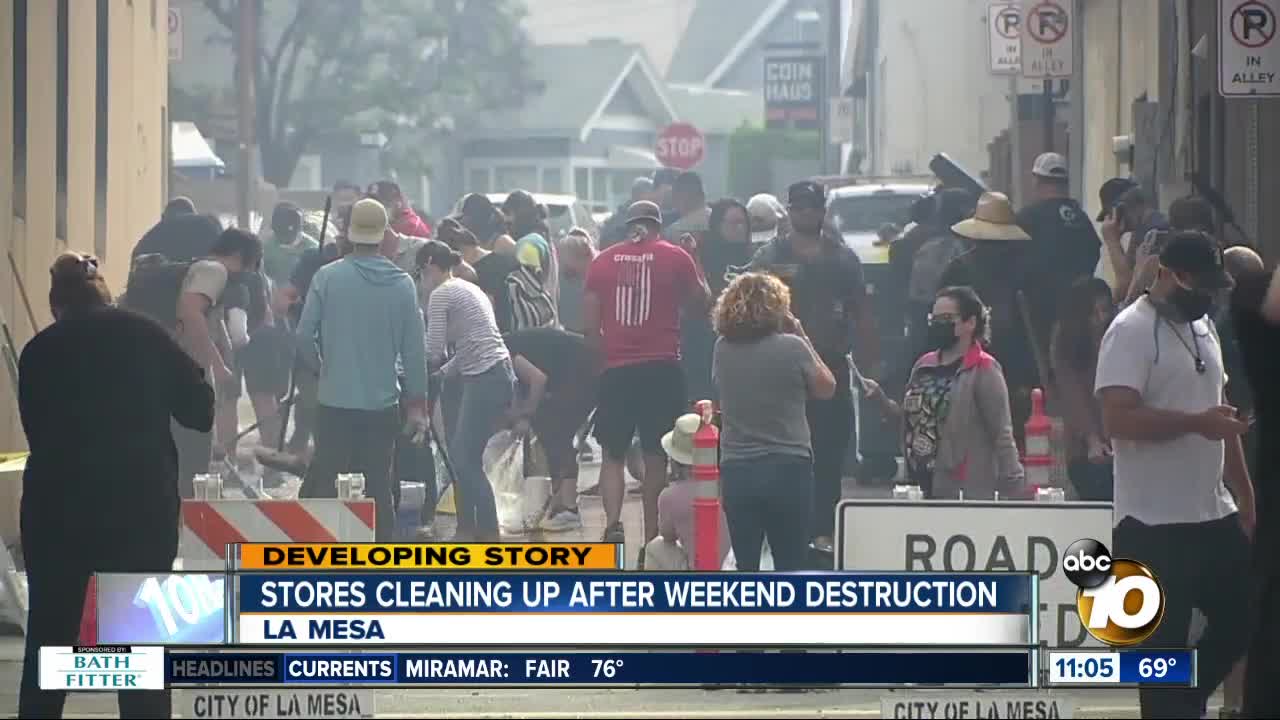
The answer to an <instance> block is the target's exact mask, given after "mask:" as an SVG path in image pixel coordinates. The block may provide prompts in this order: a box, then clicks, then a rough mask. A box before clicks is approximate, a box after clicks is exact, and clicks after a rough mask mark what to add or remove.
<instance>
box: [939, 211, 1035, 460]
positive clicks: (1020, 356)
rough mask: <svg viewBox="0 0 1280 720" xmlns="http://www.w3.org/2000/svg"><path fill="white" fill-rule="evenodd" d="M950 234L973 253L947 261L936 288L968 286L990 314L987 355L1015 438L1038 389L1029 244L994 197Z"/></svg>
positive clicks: (952, 227) (1011, 215) (1015, 223)
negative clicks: (997, 372) (1029, 310)
mask: <svg viewBox="0 0 1280 720" xmlns="http://www.w3.org/2000/svg"><path fill="white" fill-rule="evenodd" d="M951 230H952V232H954V233H955V234H957V235H959V236H960V237H962V238H965V239H967V240H969V241H970V242H972V243H973V248H972V249H971V250H969V251H968V252H966V253H965V254H963V255H961V256H960V257H958V258H956V259H955V260H952V261H951V264H950V265H948V266H947V269H946V270H945V271H944V272H943V273H942V280H941V282H940V284H941V286H942V287H952V286H962V285H968V286H970V287H972V288H973V289H974V290H976V291H977V293H978V296H979V297H981V298H982V300H983V302H984V303H986V304H987V306H988V307H990V308H991V322H990V327H991V347H990V348H987V351H988V352H990V353H991V354H992V355H993V356H995V358H996V359H997V360H999V361H1000V364H1001V365H1002V366H1003V367H1004V374H1005V380H1006V382H1007V383H1008V385H1009V398H1010V406H1011V410H1012V412H1013V427H1014V433H1015V435H1017V434H1020V431H1021V429H1022V427H1023V425H1024V424H1025V423H1026V420H1027V417H1028V416H1029V414H1030V396H1031V388H1033V387H1038V386H1040V378H1039V371H1038V369H1037V365H1036V355H1035V351H1034V349H1033V347H1032V344H1031V340H1030V335H1029V332H1028V321H1027V319H1026V318H1025V317H1024V308H1025V306H1026V293H1027V288H1028V287H1029V285H1028V281H1027V271H1028V268H1029V265H1030V262H1031V258H1032V244H1033V242H1032V239H1031V236H1030V235H1028V234H1027V233H1026V232H1025V231H1024V230H1023V229H1022V228H1021V227H1019V226H1018V221H1017V217H1016V216H1015V215H1014V213H1013V207H1012V206H1011V205H1010V203H1009V198H1008V197H1006V196H1005V195H1003V194H1001V193H996V192H989V193H983V195H982V197H980V198H979V199H978V208H977V210H976V211H975V212H974V214H973V217H971V218H969V219H968V220H962V221H960V222H958V223H956V224H955V225H952V226H951Z"/></svg>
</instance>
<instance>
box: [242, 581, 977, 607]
mask: <svg viewBox="0 0 1280 720" xmlns="http://www.w3.org/2000/svg"><path fill="white" fill-rule="evenodd" d="M999 585H1000V583H998V582H995V581H990V580H955V579H933V578H920V579H911V578H903V579H892V580H870V579H864V580H851V579H822V578H821V577H814V578H805V579H799V578H788V579H778V580H767V579H753V580H733V579H711V578H672V579H669V580H647V579H634V580H628V579H590V580H571V579H568V578H563V579H561V578H556V579H536V578H528V579H522V578H513V579H510V580H508V579H497V578H475V579H471V578H466V579H462V578H456V577H455V578H450V579H435V578H403V577H399V578H389V579H385V580H370V579H363V578H351V579H348V578H324V579H320V578H316V579H299V578H296V577H295V578H290V579H264V580H262V581H261V583H260V585H259V587H258V590H257V593H256V594H257V595H258V597H257V599H256V602H254V603H253V604H254V605H255V606H256V607H254V608H252V610H250V609H249V608H247V607H246V608H243V610H245V611H256V612H282V611H291V610H312V611H321V612H323V611H368V610H399V611H432V610H435V611H444V612H449V611H454V612H456V611H496V612H501V611H511V612H528V611H537V610H550V609H555V610H565V609H570V610H573V609H577V610H584V611H586V610H597V611H600V610H603V611H623V612H625V611H647V610H662V611H673V612H679V611H681V610H722V611H723V610H727V611H733V610H791V611H796V610H810V611H818V612H821V611H823V610H851V609H860V610H864V611H873V612H874V611H888V610H907V611H911V610H914V611H927V610H931V611H934V612H946V611H954V610H969V611H982V610H987V611H993V610H997V609H998V607H999V605H1000V603H999V598H998V594H997V589H998V587H999Z"/></svg>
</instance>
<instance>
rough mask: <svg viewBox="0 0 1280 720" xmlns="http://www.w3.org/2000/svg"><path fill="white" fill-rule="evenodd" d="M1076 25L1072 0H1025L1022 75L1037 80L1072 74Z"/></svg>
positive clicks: (1023, 9) (1023, 8) (1023, 5)
mask: <svg viewBox="0 0 1280 720" xmlns="http://www.w3.org/2000/svg"><path fill="white" fill-rule="evenodd" d="M1074 25H1075V23H1074V22H1073V18H1072V17H1071V2H1070V1H1069V0H1027V1H1026V2H1024V3H1023V4H1022V75H1023V76H1024V77H1028V78H1036V79H1039V78H1065V77H1071V72H1072V34H1073V33H1074V32H1075V27H1074Z"/></svg>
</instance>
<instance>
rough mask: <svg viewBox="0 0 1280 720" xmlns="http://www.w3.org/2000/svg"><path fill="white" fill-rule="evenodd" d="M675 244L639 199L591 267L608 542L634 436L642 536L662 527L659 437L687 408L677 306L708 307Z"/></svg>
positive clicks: (663, 463) (587, 306) (587, 307)
mask: <svg viewBox="0 0 1280 720" xmlns="http://www.w3.org/2000/svg"><path fill="white" fill-rule="evenodd" d="M681 243H682V244H685V245H687V246H688V247H679V246H676V245H673V244H671V243H669V242H667V241H666V240H664V239H662V213H661V212H660V211H659V210H658V206H657V205H656V204H654V203H652V202H648V201H640V202H636V203H633V204H632V205H631V207H630V208H629V209H628V210H627V240H626V241H624V242H621V243H618V244H616V245H613V246H611V247H609V248H608V249H607V250H605V251H604V252H602V253H600V255H598V256H597V257H596V259H595V260H593V261H592V262H591V267H590V268H589V269H588V270H587V281H586V293H585V295H584V298H583V325H584V326H585V327H584V334H585V336H586V339H587V342H588V343H591V344H592V345H593V346H595V347H597V348H599V349H600V350H601V354H602V356H603V359H604V374H603V375H602V376H601V379H600V393H599V402H598V404H597V409H596V431H595V435H596V439H597V440H599V441H600V446H601V447H602V448H603V449H604V459H603V462H602V463H601V466H600V492H601V496H602V498H603V500H604V511H605V517H606V521H607V525H606V528H605V531H604V541H605V542H615V543H620V542H622V541H623V532H622V522H621V517H622V498H623V491H624V480H623V460H624V458H625V457H626V454H627V450H628V449H629V448H630V447H631V440H632V438H633V437H634V436H635V435H637V434H639V436H640V445H641V447H642V448H643V450H644V539H645V542H648V541H649V540H652V539H653V538H654V537H656V536H657V534H658V494H659V493H660V492H662V486H663V484H664V480H665V479H666V475H667V459H666V456H665V455H663V452H662V435H663V434H664V433H666V432H667V431H668V430H669V429H671V426H672V424H673V423H674V422H675V420H676V418H677V417H679V416H680V415H681V414H682V413H684V412H685V410H686V409H687V408H685V389H684V373H683V372H682V370H681V368H680V313H681V310H684V311H685V312H698V313H701V312H706V309H707V306H708V305H709V304H710V302H711V290H710V289H709V288H708V287H707V282H706V278H705V277H704V275H703V273H702V270H701V269H700V268H699V267H698V266H697V264H696V263H695V261H694V259H693V257H691V255H693V253H692V249H693V247H692V246H693V240H692V238H691V237H690V236H687V235H686V236H684V237H683V238H681Z"/></svg>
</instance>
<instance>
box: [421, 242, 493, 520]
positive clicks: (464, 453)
mask: <svg viewBox="0 0 1280 720" xmlns="http://www.w3.org/2000/svg"><path fill="white" fill-rule="evenodd" d="M461 262H462V256H461V255H459V254H458V253H456V252H454V251H453V250H451V249H450V248H449V246H448V245H445V244H444V243H442V242H440V241H439V240H430V241H428V242H427V243H426V244H425V245H423V246H422V248H421V249H420V250H418V256H417V266H418V272H419V273H420V276H421V278H422V282H423V285H424V286H425V288H426V290H427V292H428V293H429V294H428V297H427V366H428V368H430V369H431V370H432V371H435V370H437V368H438V371H439V372H440V374H441V375H443V376H444V377H445V378H450V377H460V378H461V384H462V400H461V403H460V407H459V409H458V417H457V419H456V420H454V421H452V427H451V428H450V432H449V439H448V441H447V442H448V446H449V457H450V458H451V459H452V460H453V465H454V471H455V472H456V473H457V478H456V479H457V483H458V488H457V496H458V497H457V504H458V536H457V538H455V541H457V540H461V541H494V540H497V539H498V537H499V534H498V511H497V507H496V506H495V505H494V500H493V489H492V487H490V485H489V479H488V478H487V477H485V474H484V468H483V467H482V465H481V458H482V456H483V455H484V446H485V445H486V444H487V443H488V442H489V438H490V437H492V436H493V433H494V432H495V431H496V430H497V429H498V427H499V424H500V422H501V420H502V419H503V417H504V416H505V415H506V413H507V410H508V409H509V408H510V407H511V401H512V398H513V393H514V382H515V375H514V373H513V370H512V367H511V354H510V353H509V352H507V345H506V343H504V342H503V341H502V335H501V334H500V333H499V332H498V323H497V321H496V320H495V319H494V316H493V305H492V304H491V303H490V302H489V298H488V297H486V296H485V294H484V291H483V290H481V289H480V287H479V286H478V285H475V284H474V283H469V282H467V281H465V280H462V279H460V278H456V277H454V275H453V272H454V268H456V267H457V266H458V264H459V263H461ZM450 346H452V347H453V350H454V352H453V356H452V357H451V358H449V360H448V362H445V355H446V352H445V351H446V348H449V347H450Z"/></svg>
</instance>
